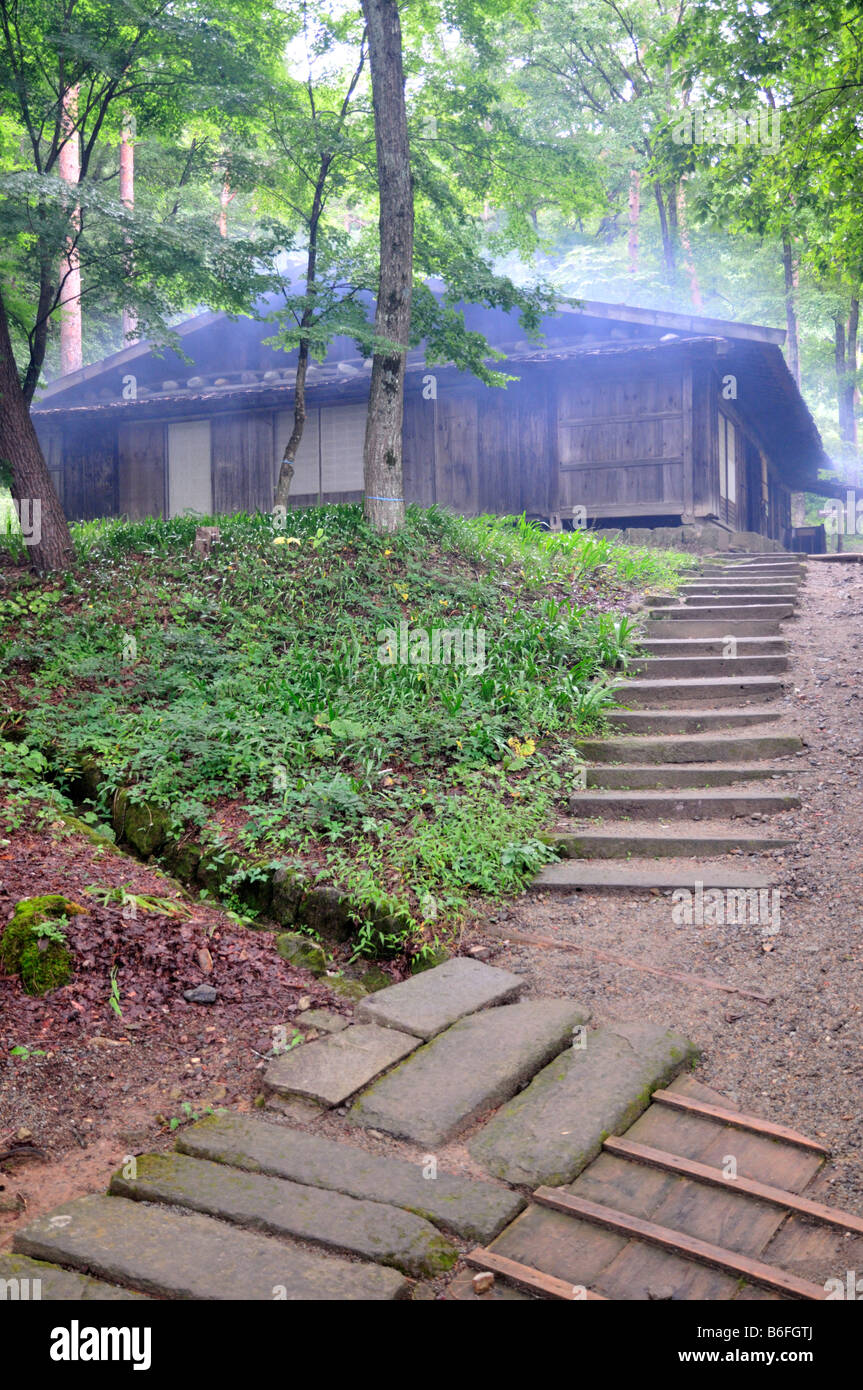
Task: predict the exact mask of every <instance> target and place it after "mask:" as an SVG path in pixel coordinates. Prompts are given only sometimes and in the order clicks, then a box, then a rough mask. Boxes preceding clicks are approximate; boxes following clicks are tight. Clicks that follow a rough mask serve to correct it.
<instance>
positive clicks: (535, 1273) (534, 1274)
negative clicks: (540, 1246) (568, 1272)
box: [463, 1246, 607, 1303]
mask: <svg viewBox="0 0 863 1390" xmlns="http://www.w3.org/2000/svg"><path fill="white" fill-rule="evenodd" d="M463 1258H464V1261H465V1264H469V1265H470V1266H471V1268H472V1269H479V1270H489V1271H490V1272H491V1273H492V1274H500V1275H501V1276H502V1278H504V1279H508V1280H510V1282H511V1283H513V1284H516V1285H517V1286H518V1287H519V1288H522V1289H527V1290H528V1291H529V1292H530V1293H535V1294H539V1296H540V1297H541V1298H558V1299H563V1300H564V1301H565V1302H567V1303H572V1302H592V1303H605V1302H607V1300H606V1299H605V1298H604V1296H603V1295H602V1294H601V1293H594V1292H593V1291H592V1290H591V1289H586V1288H584V1287H583V1286H581V1285H578V1284H568V1283H567V1281H566V1280H565V1279H556V1278H555V1277H554V1275H553V1274H543V1273H542V1271H541V1270H539V1269H533V1268H532V1267H531V1266H530V1265H523V1264H521V1263H520V1262H519V1261H518V1260H509V1259H507V1257H506V1255H498V1254H497V1252H496V1251H494V1250H485V1249H483V1247H482V1246H477V1248H476V1249H475V1250H470V1251H469V1252H468V1254H467V1255H465V1256H463Z"/></svg>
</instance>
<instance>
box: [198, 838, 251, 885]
mask: <svg viewBox="0 0 863 1390" xmlns="http://www.w3.org/2000/svg"><path fill="white" fill-rule="evenodd" d="M242 868H243V861H242V859H240V857H239V855H236V854H234V852H233V851H232V850H224V849H218V850H215V849H214V850H209V851H207V852H206V853H204V854H202V855H201V859H200V862H199V864H198V867H197V869H196V870H195V878H196V879H197V881H198V883H200V884H201V886H202V887H203V888H206V890H207V892H208V893H212V894H213V895H214V896H218V894H219V893H220V892H221V890H222V888H223V887H224V885H225V882H226V880H227V879H229V878H230V877H231V874H237V873H239V872H240V870H241V869H242Z"/></svg>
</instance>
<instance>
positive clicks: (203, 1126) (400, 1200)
mask: <svg viewBox="0 0 863 1390" xmlns="http://www.w3.org/2000/svg"><path fill="white" fill-rule="evenodd" d="M177 1148H178V1149H179V1150H180V1152H181V1153H184V1154H189V1155H190V1156H192V1157H194V1158H204V1159H209V1160H211V1161H212V1162H214V1163H224V1164H228V1165H229V1166H231V1167H233V1168H245V1169H249V1170H250V1171H251V1172H255V1173H266V1174H269V1175H270V1176H272V1177H276V1178H287V1179H289V1180H290V1181H291V1182H295V1183H303V1184H304V1185H305V1186H307V1187H319V1188H322V1189H326V1190H328V1191H332V1192H336V1193H338V1192H343V1193H344V1194H345V1195H346V1196H348V1197H358V1198H362V1199H364V1200H365V1201H367V1202H387V1203H391V1204H392V1205H393V1206H397V1207H403V1208H404V1210H405V1211H411V1212H414V1213H415V1214H416V1215H417V1216H423V1217H425V1218H426V1220H428V1221H433V1222H434V1223H435V1225H438V1226H443V1227H444V1228H445V1229H446V1230H448V1231H453V1232H455V1234H456V1235H458V1236H462V1237H463V1238H464V1239H465V1240H470V1241H482V1242H485V1241H488V1240H491V1239H492V1238H493V1237H494V1236H495V1235H497V1233H498V1232H499V1231H501V1230H502V1229H503V1227H504V1226H505V1225H506V1224H507V1222H508V1221H511V1220H512V1219H513V1217H514V1216H516V1215H517V1214H518V1212H519V1211H521V1209H522V1207H523V1206H524V1200H523V1198H521V1197H520V1196H519V1195H518V1194H517V1193H515V1192H509V1191H507V1189H506V1188H503V1187H496V1186H494V1185H493V1184H492V1183H488V1182H482V1181H481V1180H479V1179H475V1178H466V1177H453V1176H452V1175H451V1174H449V1173H443V1172H441V1171H440V1169H439V1168H436V1169H435V1170H434V1172H430V1171H429V1168H428V1165H427V1164H426V1163H425V1161H423V1162H416V1163H411V1162H409V1161H407V1160H406V1159H403V1158H389V1157H384V1156H383V1155H382V1154H370V1153H367V1152H366V1151H365V1149H358V1148H357V1147H356V1146H355V1145H353V1144H344V1143H341V1142H339V1143H336V1141H335V1140H333V1139H325V1138H323V1137H322V1136H320V1135H317V1134H305V1133H304V1132H303V1131H302V1130H298V1129H287V1128H285V1127H284V1126H283V1125H277V1124H271V1123H268V1122H267V1121H266V1120H260V1119H256V1118H253V1117H252V1116H250V1115H235V1114H227V1115H209V1116H207V1118H206V1119H203V1120H200V1121H199V1122H198V1123H197V1124H194V1125H189V1126H188V1128H186V1129H182V1130H180V1131H179V1133H178V1135H177Z"/></svg>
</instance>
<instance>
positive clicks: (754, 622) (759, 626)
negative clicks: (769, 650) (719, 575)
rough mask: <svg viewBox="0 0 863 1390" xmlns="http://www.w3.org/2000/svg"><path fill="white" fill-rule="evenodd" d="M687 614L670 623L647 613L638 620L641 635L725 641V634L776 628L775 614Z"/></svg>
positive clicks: (771, 633) (769, 633) (769, 632)
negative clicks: (738, 615) (730, 617)
mask: <svg viewBox="0 0 863 1390" xmlns="http://www.w3.org/2000/svg"><path fill="white" fill-rule="evenodd" d="M684 611H686V612H687V617H685V618H677V619H675V622H674V626H673V627H672V626H671V625H670V624H669V623H667V622H664V621H661V620H659V619H656V618H650V617H647V618H645V619H644V620H643V622H642V623H641V632H642V633H643V634H644V636H645V637H659V638H669V637H670V638H672V639H674V640H678V639H682V638H684V637H717V638H719V639H720V640H722V641H725V640H726V638H728V637H739V638H743V637H775V636H778V634H779V632H780V620H779V619H778V618H756V619H749V618H734V619H731V620H729V619H724V620H723V619H719V618H704V617H703V615H702V616H700V617H698V618H695V617H693V616H692V615H691V613H689V612H688V610H684Z"/></svg>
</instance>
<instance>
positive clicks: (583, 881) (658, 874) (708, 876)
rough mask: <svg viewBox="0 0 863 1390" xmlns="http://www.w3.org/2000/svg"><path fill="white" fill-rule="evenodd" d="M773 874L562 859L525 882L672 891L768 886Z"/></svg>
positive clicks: (729, 866)
mask: <svg viewBox="0 0 863 1390" xmlns="http://www.w3.org/2000/svg"><path fill="white" fill-rule="evenodd" d="M775 882H776V875H775V874H771V873H770V872H769V871H768V870H766V869H752V868H748V867H747V868H740V869H738V868H736V867H735V865H734V863H733V861H728V860H726V861H725V862H724V863H722V862H720V863H710V862H706V861H705V862H696V861H695V860H692V861H685V860H669V861H668V862H667V863H666V864H664V865H663V864H662V863H659V864H657V863H656V862H655V861H654V860H652V859H629V860H626V861H621V860H613V859H609V860H606V861H596V862H594V863H586V862H585V861H584V860H581V859H562V860H561V861H560V862H559V863H557V864H545V865H544V866H543V867H542V869H540V871H539V873H538V874H537V875H536V878H534V879H532V880H531V881H530V883H529V884H528V891H529V892H533V893H574V892H576V891H577V890H579V889H584V890H587V891H590V890H597V889H603V890H604V889H623V890H626V891H629V892H633V891H639V890H641V891H646V892H652V891H656V892H661V891H663V890H666V891H669V892H673V891H674V890H675V889H676V888H688V889H689V890H690V891H691V892H694V891H695V889H696V887H697V885H698V884H699V883H700V884H701V886H702V888H771V887H772V886H773V884H774V883H775Z"/></svg>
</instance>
